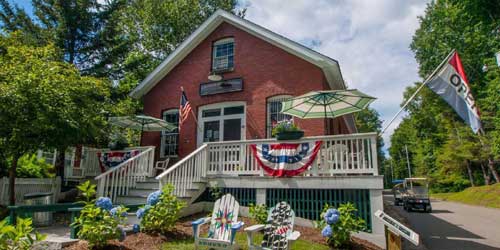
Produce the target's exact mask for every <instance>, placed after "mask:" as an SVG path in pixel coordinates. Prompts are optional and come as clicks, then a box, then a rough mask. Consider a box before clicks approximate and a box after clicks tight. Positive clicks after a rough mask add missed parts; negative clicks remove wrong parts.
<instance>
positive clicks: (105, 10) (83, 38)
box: [0, 0, 128, 76]
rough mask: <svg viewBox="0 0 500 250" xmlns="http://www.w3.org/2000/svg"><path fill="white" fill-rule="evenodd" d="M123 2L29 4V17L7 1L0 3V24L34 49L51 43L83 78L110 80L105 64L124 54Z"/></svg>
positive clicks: (38, 0) (64, 0)
mask: <svg viewBox="0 0 500 250" xmlns="http://www.w3.org/2000/svg"><path fill="white" fill-rule="evenodd" d="M124 4H125V1H124V0H109V1H98V0H32V5H33V9H34V13H33V17H32V16H30V15H29V14H28V13H26V11H25V10H24V9H22V8H20V7H18V6H17V5H15V6H12V5H11V4H9V1H8V0H0V21H1V23H2V28H3V30H4V31H5V32H14V31H19V32H22V33H23V35H24V37H25V38H27V39H28V41H31V42H32V43H35V44H37V45H47V44H48V43H53V44H54V45H56V46H57V47H58V48H59V49H60V51H62V52H63V59H64V60H65V61H66V62H69V63H72V64H75V65H76V66H77V67H78V69H80V71H81V72H82V73H83V74H85V75H95V76H110V75H111V74H112V73H113V72H112V71H111V70H110V67H109V64H112V63H115V62H116V61H117V60H119V58H121V57H124V55H125V54H126V52H127V51H128V43H127V40H126V37H125V36H121V34H120V33H118V30H117V27H118V24H117V21H118V17H119V16H120V14H119V11H120V10H121V9H123V8H124Z"/></svg>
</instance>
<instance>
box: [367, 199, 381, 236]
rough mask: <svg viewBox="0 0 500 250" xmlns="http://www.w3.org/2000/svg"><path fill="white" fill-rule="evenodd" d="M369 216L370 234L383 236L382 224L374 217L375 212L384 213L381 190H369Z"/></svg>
mask: <svg viewBox="0 0 500 250" xmlns="http://www.w3.org/2000/svg"><path fill="white" fill-rule="evenodd" d="M370 208H371V211H370V213H371V214H370V216H371V218H372V233H373V234H383V233H384V224H383V223H382V222H381V221H380V220H379V219H378V218H376V217H375V212H376V211H377V210H382V211H384V201H383V196H382V189H370Z"/></svg>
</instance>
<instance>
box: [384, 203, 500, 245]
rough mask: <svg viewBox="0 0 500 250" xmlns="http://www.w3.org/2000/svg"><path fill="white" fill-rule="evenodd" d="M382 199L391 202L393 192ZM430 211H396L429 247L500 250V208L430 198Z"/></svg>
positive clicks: (399, 209) (400, 209)
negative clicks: (429, 212)
mask: <svg viewBox="0 0 500 250" xmlns="http://www.w3.org/2000/svg"><path fill="white" fill-rule="evenodd" d="M384 202H387V203H388V204H390V205H393V198H392V195H384ZM431 203H432V213H431V214H428V213H423V212H411V213H408V212H406V211H404V210H403V207H401V206H399V207H397V211H398V212H399V214H401V215H402V216H403V217H405V218H406V219H407V220H408V222H409V223H410V224H411V229H413V230H414V231H415V232H417V233H418V234H419V235H420V238H421V239H422V242H423V244H424V245H425V246H426V247H427V249H429V250H434V249H435V250H448V249H449V250H469V249H470V250H493V249H498V250H500V209H494V208H485V207H478V206H471V205H465V204H460V203H454V202H445V201H438V200H432V201H431Z"/></svg>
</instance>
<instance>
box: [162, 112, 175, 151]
mask: <svg viewBox="0 0 500 250" xmlns="http://www.w3.org/2000/svg"><path fill="white" fill-rule="evenodd" d="M163 120H165V121H167V122H169V123H171V124H174V125H175V126H176V127H177V128H176V129H174V130H172V131H168V132H167V131H163V133H162V138H161V152H160V157H162V158H163V157H177V156H178V153H179V110H178V109H169V110H166V111H163Z"/></svg>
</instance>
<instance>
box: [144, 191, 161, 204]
mask: <svg viewBox="0 0 500 250" xmlns="http://www.w3.org/2000/svg"><path fill="white" fill-rule="evenodd" d="M160 196H161V191H160V190H158V191H155V192H152V193H150V194H149V195H148V199H147V201H146V204H148V205H151V206H154V205H156V203H158V202H159V201H160Z"/></svg>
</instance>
